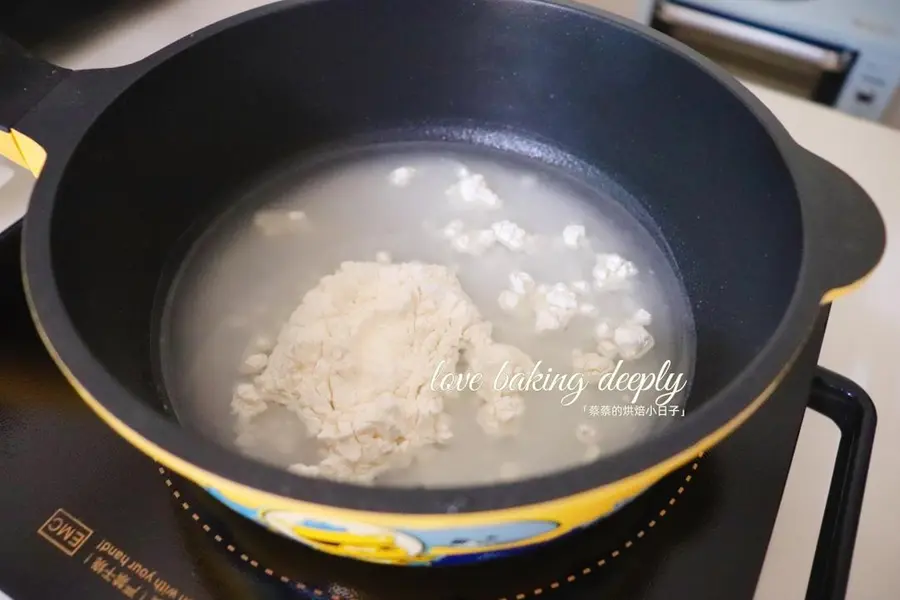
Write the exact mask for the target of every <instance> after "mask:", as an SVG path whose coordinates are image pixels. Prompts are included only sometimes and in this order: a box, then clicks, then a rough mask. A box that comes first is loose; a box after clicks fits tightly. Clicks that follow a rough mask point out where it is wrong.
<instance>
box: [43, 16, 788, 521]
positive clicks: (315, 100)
mask: <svg viewBox="0 0 900 600" xmlns="http://www.w3.org/2000/svg"><path fill="white" fill-rule="evenodd" d="M427 139H435V140H448V139H454V140H459V141H467V142H470V143H475V144H481V145H485V146H490V147H494V148H498V149H503V150H505V151H508V152H516V153H520V154H526V155H530V156H532V157H534V158H538V159H541V160H544V161H547V162H549V163H553V164H557V165H562V166H567V167H569V168H572V169H580V168H586V169H587V170H588V171H596V172H601V173H603V174H604V175H605V176H607V177H609V178H611V179H612V180H614V181H615V182H616V183H617V184H618V185H621V186H622V187H623V188H625V189H627V190H628V191H629V192H630V193H631V194H632V195H634V196H635V197H636V198H637V199H638V201H639V202H640V204H641V209H642V210H644V211H646V212H647V213H648V214H649V215H651V217H652V219H653V221H654V223H655V226H656V227H658V229H659V231H660V232H661V233H662V235H663V237H664V238H665V240H666V241H667V243H668V245H669V247H670V248H671V251H672V253H673V255H674V258H675V261H676V263H677V268H678V270H679V271H680V273H681V274H682V276H683V277H684V283H685V287H686V290H687V292H688V295H689V299H690V304H691V308H692V311H693V316H694V320H695V324H696V328H697V332H696V334H697V347H696V351H697V357H696V373H695V379H694V382H693V385H692V394H691V398H690V406H691V409H692V412H694V411H696V409H697V408H699V407H701V406H702V405H703V404H704V403H705V402H707V401H708V400H709V399H710V398H711V397H712V396H713V395H714V394H716V393H717V392H719V391H720V390H722V389H723V388H724V387H725V386H726V385H728V384H729V383H731V382H732V381H733V380H734V379H736V378H737V377H738V375H739V374H740V373H742V372H743V371H744V370H745V369H746V368H747V367H748V365H749V364H750V363H751V361H753V360H754V359H755V358H757V355H758V353H759V352H760V350H761V349H762V348H763V346H764V345H765V344H766V343H767V341H768V340H769V339H770V337H771V336H772V335H773V333H774V332H775V329H776V327H777V326H778V325H779V323H780V322H781V320H782V318H783V317H784V316H785V314H786V311H787V309H788V305H789V303H790V301H791V299H792V297H793V294H794V288H795V285H796V283H797V281H798V279H799V272H800V264H801V258H802V250H803V234H804V232H803V228H802V226H801V211H800V203H799V201H798V197H797V192H796V190H795V188H794V180H793V178H792V176H791V173H790V172H789V170H788V168H787V166H786V163H785V159H784V157H783V156H782V153H781V151H780V150H779V147H778V146H776V142H775V141H774V139H773V137H772V136H771V135H770V132H769V131H767V129H766V127H764V125H763V123H762V122H761V121H760V120H759V119H758V118H757V116H756V115H755V114H754V113H753V112H752V111H751V110H750V109H749V108H748V107H747V105H746V104H745V102H744V101H742V100H741V99H740V98H739V97H738V96H737V95H736V94H735V93H734V91H733V90H732V89H731V88H729V87H727V86H724V85H723V84H722V83H721V82H720V81H719V80H718V79H717V78H716V77H714V76H713V75H711V74H709V73H708V72H705V71H704V70H703V69H701V68H700V67H699V66H698V65H697V64H696V63H695V62H693V61H691V60H688V59H686V58H685V57H683V56H679V55H678V54H676V53H673V52H672V51H671V50H670V49H668V48H667V47H665V46H663V45H661V44H660V43H658V42H657V41H656V40H654V39H651V38H650V37H645V36H643V35H638V34H636V33H635V32H634V31H631V30H629V29H627V28H625V27H623V26H622V25H621V24H618V23H616V22H614V21H610V20H606V19H603V18H601V17H599V16H596V15H588V14H585V13H581V12H579V11H577V10H573V9H570V8H567V7H562V6H552V5H546V4H541V3H536V2H535V3H532V2H523V1H513V0H509V1H502V0H501V1H492V2H483V1H478V2H471V3H464V2H450V1H436V2H416V1H412V0H409V1H407V0H398V1H397V2H394V3H388V2H373V3H366V2H359V1H356V0H330V1H328V2H307V3H302V4H295V5H294V6H293V7H291V8H287V9H285V10H278V11H272V12H271V13H269V14H265V13H260V14H259V16H257V17H255V18H254V19H252V20H249V21H246V22H243V23H241V24H239V25H238V26H235V27H230V28H224V29H223V30H222V31H220V32H218V33H216V34H214V35H212V36H211V37H208V38H206V39H204V40H202V41H201V42H199V43H197V44H194V45H190V46H188V47H186V48H185V49H183V50H181V51H180V52H177V53H173V54H172V56H170V57H169V58H168V59H167V60H164V61H162V60H160V62H159V64H158V65H157V66H156V67H154V68H153V69H152V70H150V71H149V72H148V73H146V74H145V75H143V76H142V77H140V78H138V79H137V81H136V82H135V83H134V84H133V85H131V86H130V87H129V88H128V89H127V90H125V91H124V92H123V93H122V94H121V95H119V96H118V98H117V99H116V100H115V101H114V102H113V103H112V104H111V105H110V106H109V107H108V109H107V110H105V111H104V112H103V113H102V115H101V116H100V117H99V118H98V119H97V120H96V122H95V123H94V124H93V125H92V126H91V127H90V129H89V130H88V131H87V133H86V135H85V136H84V138H83V140H82V141H81V142H80V143H79V144H78V146H77V148H76V149H75V151H74V153H73V154H72V156H71V157H70V159H69V162H68V163H67V165H66V168H65V171H64V172H63V173H62V174H61V177H60V178H59V180H58V191H57V196H56V200H55V202H54V204H53V214H52V221H51V222H50V230H49V253H50V259H51V260H52V268H53V274H54V277H55V283H56V286H57V288H58V292H59V296H60V298H61V301H62V304H63V306H64V308H65V311H66V312H67V314H68V317H69V318H70V319H71V323H72V325H73V326H74V328H75V329H76V330H77V332H78V335H79V336H81V338H82V341H83V343H84V344H86V346H87V348H88V349H89V351H90V353H91V355H92V358H93V359H95V360H96V361H99V362H100V363H102V365H103V366H104V367H105V369H107V370H108V372H109V373H110V374H111V375H112V377H113V378H114V379H115V380H116V381H117V382H118V383H119V384H120V385H121V386H122V387H123V388H124V389H126V390H127V391H128V392H129V393H131V394H133V395H134V396H135V397H136V398H138V399H139V400H140V401H141V402H143V403H145V404H146V405H147V406H149V407H152V408H153V409H154V410H155V411H157V412H158V413H160V414H162V415H166V416H167V417H168V418H170V419H173V420H174V417H173V416H172V415H171V412H170V411H169V410H168V408H167V401H166V396H165V391H164V390H162V389H161V387H160V386H159V383H158V379H157V378H156V377H155V376H154V370H153V364H154V362H155V360H156V352H157V345H156V341H155V337H154V336H155V329H156V325H157V324H156V322H155V319H156V316H157V315H156V312H155V311H154V300H155V299H156V297H157V293H158V286H159V283H160V280H161V278H162V277H163V275H164V273H165V271H166V269H167V267H168V266H169V265H170V262H171V260H172V259H173V251H174V249H176V248H183V247H184V245H185V239H184V236H185V235H186V234H187V232H190V231H192V227H194V226H195V225H196V223H197V222H198V220H200V219H205V218H207V217H208V215H210V214H214V213H216V212H219V211H221V210H224V209H225V208H226V206H227V205H228V203H229V202H230V201H231V200H232V199H233V198H234V191H235V190H236V189H240V188H242V187H244V186H247V185H250V184H251V183H252V182H254V181H258V180H259V179H260V178H261V177H264V176H265V174H266V173H267V172H269V171H270V170H271V169H273V168H275V167H277V166H278V165H280V164H283V163H284V161H285V160H287V159H291V158H297V159H302V157H304V156H310V155H313V154H315V153H316V152H317V151H319V150H320V149H322V148H324V147H333V146H335V145H341V144H353V143H355V141H356V140H366V141H367V142H372V141H378V142H385V141H391V140H427ZM52 158H53V157H52V154H51V161H52ZM579 165H586V167H583V166H579ZM585 175H590V173H586V174H585ZM44 185H48V184H46V183H44ZM360 209H361V210H366V209H367V208H366V207H365V206H364V205H362V204H361V206H360ZM796 341H797V344H798V347H799V343H800V342H801V341H802V340H800V339H798V340H796ZM789 352H790V351H787V353H789ZM759 391H761V386H760V389H759ZM752 399H753V398H752V397H747V398H746V399H744V401H745V402H746V403H749V402H750V401H751V400H752ZM103 400H104V399H103V398H101V401H103ZM691 418H692V417H691V416H690V415H689V416H688V418H687V419H686V421H690V420H691ZM136 425H138V426H139V425H140V424H139V423H138V424H136ZM681 426H682V425H681V424H679V425H675V426H673V427H672V429H675V428H676V427H681ZM710 431H711V430H710ZM157 443H161V444H162V445H164V446H165V443H164V440H157ZM201 452H202V453H203V455H204V456H205V457H206V458H209V459H210V460H211V461H220V464H222V465H223V469H224V468H225V465H226V463H227V461H226V460H225V455H224V454H223V455H221V456H219V455H215V456H214V455H213V454H212V453H211V450H209V449H204V450H202V451H201ZM632 456H633V457H634V456H637V454H636V453H634V452H633V453H632ZM644 466H648V465H644ZM625 468H626V467H623V469H625ZM241 469H242V473H243V474H248V473H249V470H248V469H247V468H246V467H241ZM588 470H589V469H588V468H586V469H585V470H584V475H583V476H580V477H576V478H569V479H566V480H563V479H553V478H550V479H547V480H544V481H543V483H541V484H540V485H539V486H538V487H533V488H528V487H527V486H526V485H525V484H523V485H521V486H508V489H509V490H510V492H509V493H512V490H516V491H515V494H514V496H515V497H511V496H510V495H509V493H507V494H506V495H493V496H492V495H491V494H490V493H485V494H482V495H479V496H477V497H475V496H471V497H469V504H468V505H465V506H462V507H459V508H461V510H483V509H487V508H492V507H497V506H501V505H513V504H515V503H517V502H519V501H529V502H531V501H538V500H541V499H549V498H552V497H558V496H563V495H567V494H569V493H572V492H573V491H576V490H574V489H572V486H573V485H574V486H581V488H580V489H585V488H587V487H591V478H590V476H589V475H588ZM260 472H264V473H266V475H265V476H266V477H269V475H270V473H269V471H267V470H265V469H261V471H260ZM273 481H274V480H273ZM279 485H281V484H279ZM309 485H310V487H309V488H308V489H309V490H313V491H314V490H315V489H318V490H319V491H321V492H322V496H320V497H319V498H318V499H317V501H323V502H326V503H333V504H335V505H342V506H355V505H356V501H355V500H354V499H350V498H347V497H346V494H345V491H344V490H348V491H349V490H350V489H351V488H345V487H342V486H332V487H329V486H327V485H323V486H322V487H320V488H315V487H314V486H317V485H318V484H312V483H311V484H309ZM283 489H284V490H285V493H291V492H289V491H287V488H283ZM326 489H327V490H328V491H323V490H326ZM273 491H274V490H273ZM373 492H377V491H373ZM526 492H527V493H526ZM311 493H312V492H311ZM354 493H355V492H354ZM423 494H425V492H419V491H414V492H403V493H399V492H398V493H397V494H391V495H390V500H389V501H388V496H387V495H385V496H384V499H385V502H384V503H381V502H368V503H366V504H365V506H366V507H368V508H371V509H388V508H389V509H391V510H394V511H398V512H399V511H410V512H425V511H431V510H438V511H441V510H443V509H444V508H446V507H445V506H443V505H441V506H438V505H429V503H428V502H424V501H423V502H419V501H417V500H416V496H417V495H418V496H420V498H424V497H425V496H424V495H423ZM435 498H436V497H435Z"/></svg>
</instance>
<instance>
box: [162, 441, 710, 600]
mask: <svg viewBox="0 0 900 600" xmlns="http://www.w3.org/2000/svg"><path fill="white" fill-rule="evenodd" d="M701 458H703V453H702V452H701V453H700V454H699V455H697V459H696V460H695V461H694V462H693V463H692V464H691V468H690V471H688V474H687V475H685V476H684V484H683V485H680V486H678V489H677V490H676V491H675V495H674V496H672V497H671V498H669V501H668V503H667V504H666V506H669V507H672V506H675V504H676V503H677V502H678V498H679V497H680V496H681V495H682V494H683V493H684V490H685V487H686V486H687V485H688V484H689V483H690V482H691V481H692V480H693V478H694V471H696V470H697V469H698V468H699V466H700V459H701ZM159 474H160V475H162V476H163V477H165V481H166V486H167V487H168V488H169V489H170V490H171V491H172V497H173V498H175V499H176V500H178V501H179V502H180V503H181V508H182V509H183V510H185V511H190V512H191V519H192V520H194V521H195V522H197V523H199V524H200V527H201V528H202V529H203V531H204V532H206V533H208V534H210V535H211V536H212V538H213V539H214V540H215V541H216V543H218V544H222V545H223V546H224V547H225V549H226V550H228V552H230V553H231V554H234V555H236V556H238V557H240V559H241V560H242V561H244V562H245V563H247V564H249V565H250V566H251V567H253V568H255V569H260V570H262V572H263V573H265V574H266V575H268V576H269V577H272V578H273V579H278V580H279V581H281V582H282V583H284V584H287V585H292V586H293V587H295V588H297V589H298V590H301V591H304V592H312V594H313V595H314V596H318V597H320V598H322V599H323V600H349V599H348V598H347V597H346V596H343V597H342V596H339V595H333V594H328V595H326V594H327V592H325V591H323V590H321V589H319V588H316V587H310V586H308V585H306V584H305V583H301V582H297V581H292V580H291V579H289V578H287V577H284V576H283V575H277V574H276V573H275V572H274V571H272V569H268V568H265V567H261V566H260V564H259V562H258V561H256V560H254V559H252V558H250V557H249V556H248V555H246V554H243V553H241V552H238V550H237V548H236V547H235V546H234V545H233V544H228V543H225V540H224V538H222V536H221V535H219V534H217V533H214V532H213V531H212V528H211V527H210V526H209V525H207V524H206V523H201V522H200V515H199V514H197V513H196V512H193V511H191V505H190V504H189V503H188V502H185V501H184V500H183V499H182V497H181V492H179V491H178V490H177V489H176V488H175V486H174V485H173V483H172V480H171V478H169V477H168V473H167V471H166V469H165V467H162V466H160V467H159ZM668 511H669V509H667V508H661V509H660V510H659V511H658V512H657V513H656V516H655V517H654V518H653V519H650V521H648V522H647V525H646V527H645V528H643V529H640V530H638V532H637V533H636V534H635V536H634V539H635V540H640V539H643V538H644V537H645V536H646V535H647V532H648V531H649V530H651V529H653V528H654V527H656V525H657V524H658V523H659V520H660V519H662V518H664V517H665V516H666V515H667V514H668ZM634 543H635V542H634V540H632V539H629V540H626V542H625V543H624V544H623V545H622V546H621V548H619V549H618V550H613V551H612V552H610V554H609V556H608V557H607V558H600V559H597V561H596V563H595V565H594V566H589V567H584V568H583V569H581V571H580V572H578V573H573V574H571V575H569V576H568V577H565V578H560V579H558V580H556V581H553V582H551V583H550V584H549V585H548V586H546V587H543V588H541V587H537V588H534V589H532V590H530V591H528V592H522V593H518V594H515V595H512V596H500V597H498V598H497V599H496V600H526V599H527V598H529V597H533V596H541V595H543V594H544V592H545V591H548V590H549V591H555V590H557V589H559V588H560V587H561V586H562V585H563V584H566V583H574V582H575V581H577V580H578V578H579V577H585V576H587V575H590V574H591V573H594V572H595V571H599V569H600V568H601V567H604V566H606V565H607V564H609V563H610V562H611V561H613V560H615V559H616V558H618V557H619V556H621V554H622V552H623V551H625V550H627V549H629V548H631V547H632V546H633V545H634Z"/></svg>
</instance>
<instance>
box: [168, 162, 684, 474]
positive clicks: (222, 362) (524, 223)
mask: <svg viewBox="0 0 900 600" xmlns="http://www.w3.org/2000/svg"><path fill="white" fill-rule="evenodd" d="M298 182H299V184H298ZM257 196H258V197H259V199H257ZM260 200H264V201H265V205H264V208H263V209H262V210H259V209H257V210H254V211H253V212H249V213H248V212H236V213H234V214H232V215H229V216H227V217H226V218H225V219H223V220H222V221H221V222H220V223H219V224H218V225H217V226H215V227H214V228H213V230H212V232H211V235H208V236H207V237H206V238H205V239H204V240H202V241H201V242H200V243H199V244H198V245H197V247H196V249H195V250H194V251H193V253H192V255H191V256H190V257H189V260H188V261H187V263H186V265H185V267H184V268H183V271H182V273H181V275H180V276H179V278H178V280H177V282H176V285H175V286H174V292H173V294H172V295H171V297H170V301H169V303H168V307H167V312H166V315H165V322H166V325H165V327H164V332H165V333H164V336H163V362H164V371H165V373H166V384H167V388H168V389H169V392H170V396H171V397H172V399H173V403H174V405H175V408H176V411H177V412H178V414H179V417H180V418H181V419H182V420H184V421H186V422H188V423H190V425H191V426H194V427H196V428H198V429H200V430H201V431H203V432H205V433H207V434H209V435H211V436H212V437H214V438H215V439H217V440H219V441H220V442H221V443H223V444H225V445H228V446H231V447H237V448H238V449H239V450H240V451H241V452H243V453H245V454H247V455H249V456H252V457H255V458H257V459H260V460H263V461H266V462H269V463H272V464H275V465H279V466H282V467H284V468H286V469H290V470H291V471H294V472H297V473H302V474H308V475H315V476H322V477H328V478H334V479H340V480H350V481H355V482H361V483H373V482H374V483H377V484H387V485H429V486H443V485H454V484H466V483H490V482H495V481H498V480H501V479H502V480H509V479H515V478H521V477H528V476H532V475H535V474H538V473H542V472H547V471H551V470H558V469H561V468H566V467H570V466H574V465H576V464H578V463H580V462H583V461H585V460H594V459H595V458H597V457H598V456H601V455H608V454H610V453H614V452H616V451H617V450H618V449H620V448H622V447H624V446H627V445H629V444H631V443H633V442H634V441H636V440H637V439H640V438H641V437H643V436H646V435H649V434H650V433H652V432H653V431H654V430H655V428H657V427H659V426H661V425H664V424H665V423H666V422H671V419H672V418H674V417H666V418H661V417H659V416H655V417H651V416H649V415H648V416H643V417H640V416H632V417H627V416H618V417H610V416H608V415H609V414H613V413H612V412H610V411H608V410H607V409H608V408H610V407H611V406H615V407H617V408H622V407H623V406H624V405H625V404H628V402H629V400H630V398H631V396H632V394H631V393H630V392H627V391H608V390H607V391H603V390H597V389H596V388H595V387H588V388H586V389H585V391H584V392H583V393H582V394H580V396H579V397H578V399H577V402H575V403H573V404H571V405H565V406H564V405H563V403H562V402H561V399H562V397H563V396H564V395H566V394H567V393H568V392H562V391H560V390H559V389H552V388H544V389H531V390H527V391H517V390H514V389H506V388H500V389H498V388H497V387H496V386H495V385H493V384H494V383H495V382H496V380H495V376H496V375H497V374H498V373H499V372H501V371H503V370H504V369H506V368H508V369H509V371H510V372H509V373H508V374H507V377H509V375H511V374H512V373H514V372H520V373H523V374H524V373H525V372H530V371H531V370H532V369H534V370H535V372H538V371H540V372H542V373H545V374H546V373H555V374H557V375H556V376H560V375H562V374H574V373H582V374H583V375H584V376H585V378H586V379H587V380H590V381H591V382H596V381H597V380H598V378H599V377H600V376H601V375H603V374H604V373H608V372H610V370H611V369H613V367H614V366H615V364H616V363H617V362H618V361H619V360H624V361H625V363H624V364H625V366H624V367H622V370H624V371H627V372H639V373H643V372H656V371H658V370H659V367H660V365H662V363H663V362H664V361H666V360H670V361H672V363H673V364H672V367H671V370H672V371H675V372H684V373H685V374H686V377H688V378H689V377H690V363H691V361H692V359H693V346H692V343H693V341H692V334H693V331H692V324H691V321H690V314H689V311H688V310H687V307H686V301H685V298H684V295H683V291H682V290H681V288H680V285H679V283H678V281H677V278H676V276H675V274H674V271H673V270H672V267H671V266H669V264H668V263H667V260H666V258H665V256H664V255H663V253H662V251H661V250H660V249H659V247H658V246H657V245H656V244H655V242H654V240H653V238H652V237H651V236H650V235H649V234H648V233H647V232H646V230H644V229H643V228H642V227H641V226H640V225H638V223H637V221H636V220H635V219H634V218H633V217H631V216H630V215H628V214H627V213H626V211H624V210H623V209H622V208H621V207H620V206H619V205H618V204H617V203H616V202H615V201H614V200H612V199H611V198H609V197H605V196H601V195H599V194H598V193H597V192H596V191H595V190H593V189H591V188H587V187H584V186H581V187H579V185H578V182H572V181H567V180H564V179H560V178H559V176H557V175H555V174H554V173H550V172H547V171H542V170H541V168H540V167H538V166H537V165H528V166H527V167H525V166H524V165H522V164H518V165H517V164H512V163H508V162H503V161H502V160H494V159H493V157H489V156H482V155H466V154H456V153H454V152H452V151H451V152H435V151H418V149H417V151H398V152H397V153H393V154H392V153H388V154H384V155H379V156H378V157H377V158H371V157H370V158H363V159H359V160H355V161H351V162H342V163H338V164H337V166H335V165H331V166H328V167H326V168H324V169H320V170H318V171H313V173H312V176H309V175H308V174H304V173H300V174H296V175H292V176H289V177H286V178H285V179H284V180H283V181H278V182H274V183H272V184H270V185H269V186H268V187H267V188H265V189H261V190H257V191H256V192H255V193H253V194H251V195H250V197H249V198H248V199H247V200H246V202H247V203H248V205H249V203H255V205H256V206H257V207H259V206H262V205H261V204H260ZM507 361H509V363H510V364H509V365H505V363H506V362H507ZM454 372H459V373H463V374H469V375H471V374H473V373H481V374H483V382H482V385H481V386H480V387H478V389H477V390H473V389H470V388H466V386H465V385H463V384H462V383H459V381H458V382H457V387H461V388H463V389H461V390H457V391H453V392H448V391H446V390H443V389H442V388H441V387H440V386H438V387H435V385H434V384H435V381H436V379H435V375H436V373H441V374H443V373H450V374H452V373H454ZM654 398H655V396H651V395H649V394H648V395H645V397H643V398H642V399H641V400H640V402H639V403H638V406H637V407H636V408H641V409H643V408H645V407H649V406H650V405H651V404H652V403H653V399H654ZM679 402H680V403H681V404H682V405H683V403H684V401H683V398H680V399H678V398H676V400H675V401H674V404H678V403H679ZM601 408H602V409H603V410H602V412H601ZM632 413H633V414H643V410H641V411H640V413H634V411H633V410H632ZM600 414H604V415H607V416H605V417H603V416H599V415H600ZM630 414H631V413H630Z"/></svg>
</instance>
